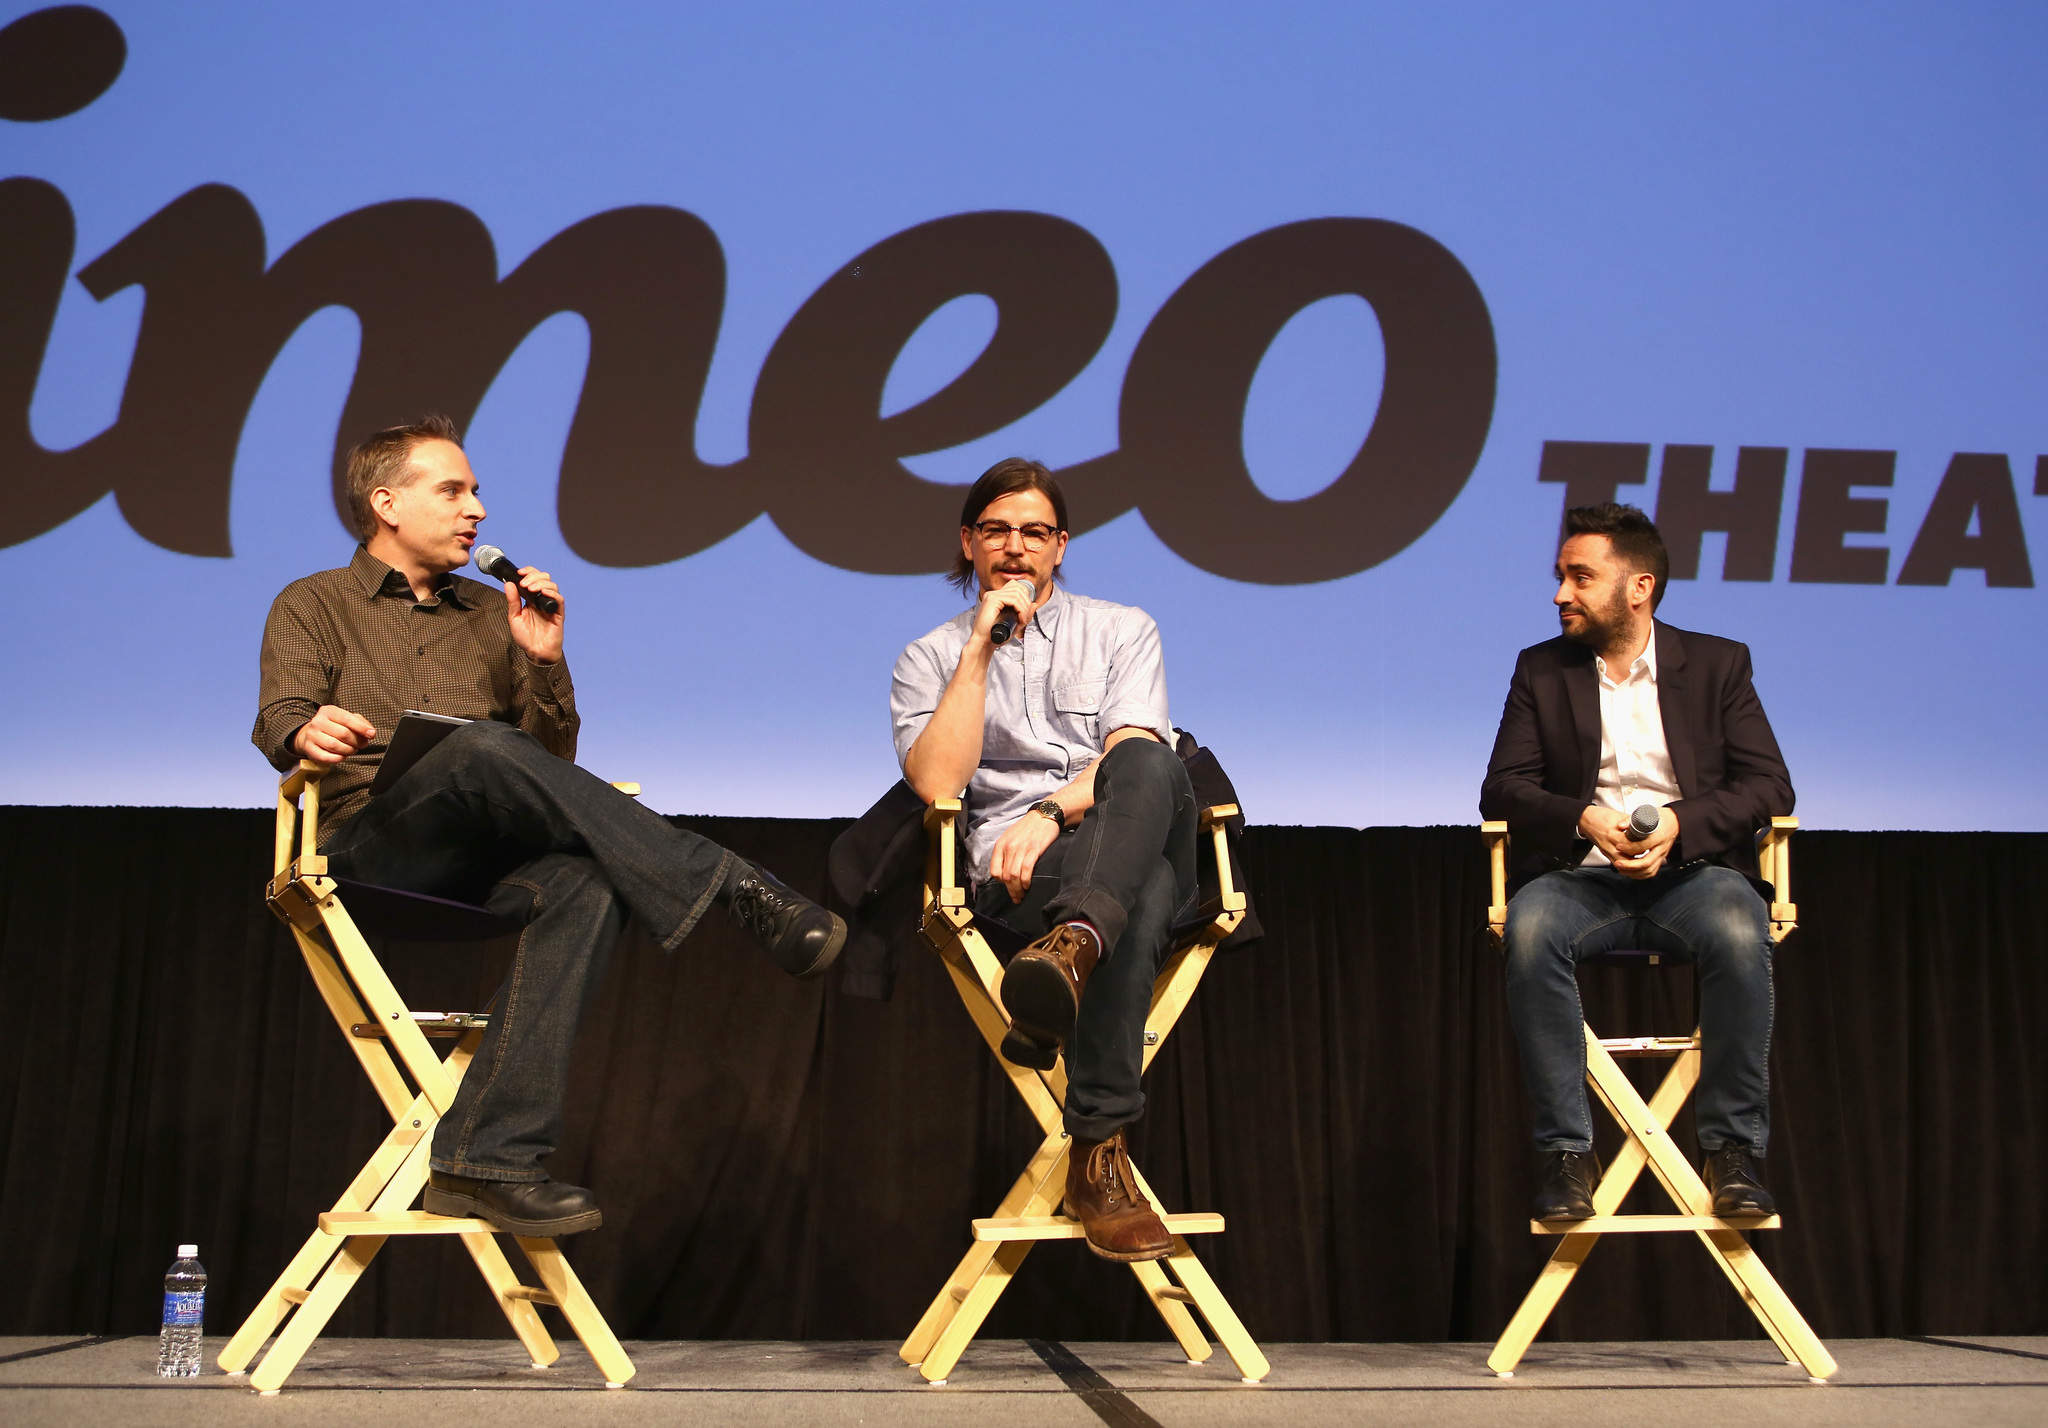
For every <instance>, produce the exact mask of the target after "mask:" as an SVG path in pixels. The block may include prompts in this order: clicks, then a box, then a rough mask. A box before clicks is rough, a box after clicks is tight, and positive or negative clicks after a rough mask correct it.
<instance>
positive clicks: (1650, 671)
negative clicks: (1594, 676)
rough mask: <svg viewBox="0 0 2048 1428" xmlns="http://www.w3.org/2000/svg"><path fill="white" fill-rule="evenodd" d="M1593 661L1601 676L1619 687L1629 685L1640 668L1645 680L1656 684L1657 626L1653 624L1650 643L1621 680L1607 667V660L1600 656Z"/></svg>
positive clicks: (1624, 671)
mask: <svg viewBox="0 0 2048 1428" xmlns="http://www.w3.org/2000/svg"><path fill="white" fill-rule="evenodd" d="M1593 659H1594V662H1595V663H1596V664H1597V665H1598V667H1599V670H1600V674H1601V676H1602V677H1603V678H1605V679H1608V680H1610V681H1612V682H1613V683H1615V684H1617V685H1620V684H1626V683H1628V681H1629V677H1630V676H1631V675H1633V674H1634V673H1635V671H1636V669H1637V668H1638V667H1639V666H1640V667H1641V669H1642V671H1643V678H1644V679H1645V680H1647V681H1649V682H1650V683H1651V684H1655V683H1656V682H1657V626H1656V625H1655V624H1654V623H1652V624H1651V626H1650V642H1649V643H1648V644H1646V645H1644V646H1643V652H1642V653H1641V654H1639V655H1637V656H1636V662H1635V664H1632V665H1630V666H1629V667H1628V668H1627V669H1625V670H1623V671H1622V672H1621V675H1620V677H1619V678H1616V677H1615V674H1614V671H1612V670H1610V669H1609V668H1608V667H1607V661H1606V660H1605V659H1602V658H1601V657H1600V656H1599V655H1595V656H1593Z"/></svg>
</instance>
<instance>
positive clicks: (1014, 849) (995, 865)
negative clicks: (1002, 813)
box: [988, 812, 1060, 902]
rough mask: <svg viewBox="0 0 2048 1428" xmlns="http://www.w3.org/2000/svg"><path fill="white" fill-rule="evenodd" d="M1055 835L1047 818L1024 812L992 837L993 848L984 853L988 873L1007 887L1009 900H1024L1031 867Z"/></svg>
mask: <svg viewBox="0 0 2048 1428" xmlns="http://www.w3.org/2000/svg"><path fill="white" fill-rule="evenodd" d="M1059 836H1060V830H1059V828H1058V826H1057V825H1055V824H1054V823H1053V821H1052V820H1051V819H1050V818H1047V817H1046V816H1045V815H1044V814H1042V813H1029V812H1027V813H1026V814H1025V815H1024V816H1023V817H1022V818H1019V819H1018V820H1017V821H1016V822H1015V823H1012V824H1011V825H1010V826H1009V827H1008V828H1005V829H1004V830H1003V836H1002V837H1000V838H998V839H996V846H995V849H994V850H993V851H992V852H991V853H990V854H989V857H988V875H989V876H990V877H992V878H995V879H997V880H999V881H1000V882H1001V883H1002V885H1003V886H1004V887H1006V888H1008V889H1009V890H1010V901H1011V902H1022V901H1024V893H1025V891H1026V890H1027V889H1028V888H1030V886H1031V870H1032V869H1033V868H1035V867H1037V866H1038V859H1039V856H1040V855H1041V854H1043V853H1044V852H1045V850H1046V849H1047V848H1050V847H1051V846H1052V845H1053V840H1054V839H1056V838H1058V837H1059Z"/></svg>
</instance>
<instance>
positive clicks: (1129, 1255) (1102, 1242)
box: [1067, 1130, 1173, 1264]
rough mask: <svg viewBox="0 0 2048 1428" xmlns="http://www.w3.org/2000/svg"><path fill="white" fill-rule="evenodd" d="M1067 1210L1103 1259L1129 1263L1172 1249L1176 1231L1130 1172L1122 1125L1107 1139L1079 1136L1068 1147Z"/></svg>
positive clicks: (1090, 1244) (1159, 1254)
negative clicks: (1084, 1138) (1147, 1198)
mask: <svg viewBox="0 0 2048 1428" xmlns="http://www.w3.org/2000/svg"><path fill="white" fill-rule="evenodd" d="M1067 1213H1068V1214H1069V1215H1072V1216H1073V1217H1074V1218H1075V1219H1077V1220H1079V1221H1080V1222H1081V1228H1082V1230H1084V1231H1085V1232H1086V1233H1087V1235H1088V1248H1090V1249H1092V1250H1094V1251H1095V1252H1096V1253H1097V1254H1099V1255H1101V1256H1102V1257H1103V1258H1104V1259H1113V1260H1117V1261H1119V1262H1120V1263H1123V1264H1130V1263H1132V1262H1133V1261H1136V1260H1141V1259H1165V1258H1166V1257H1167V1256H1168V1255H1170V1254H1172V1253H1173V1235H1172V1234H1171V1233H1170V1232H1169V1231H1168V1230H1167V1228H1166V1222H1165V1221H1164V1220H1161V1219H1160V1218H1159V1216H1158V1215H1157V1214H1155V1213H1154V1212H1153V1210H1152V1206H1151V1205H1150V1204H1149V1203H1148V1202H1147V1201H1146V1199H1145V1196H1144V1194H1143V1192H1141V1191H1140V1190H1139V1189H1138V1177H1137V1176H1135V1175H1133V1174H1131V1157H1130V1153H1129V1152H1128V1151H1126V1150H1125V1149H1124V1133H1123V1132H1122V1131H1121V1130H1119V1131H1118V1132H1117V1133H1116V1134H1115V1135H1113V1136H1111V1137H1110V1138H1109V1139H1108V1140H1082V1139H1081V1138H1080V1137H1079V1136H1075V1137H1074V1143H1073V1145H1072V1146H1071V1147H1070V1148H1069V1149H1068V1151H1067Z"/></svg>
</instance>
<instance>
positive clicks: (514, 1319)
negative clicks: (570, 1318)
mask: <svg viewBox="0 0 2048 1428" xmlns="http://www.w3.org/2000/svg"><path fill="white" fill-rule="evenodd" d="M462 1247H463V1248H464V1249H466V1250H468V1251H469V1257H470V1259H472V1260H474V1261H475V1262H476V1272H477V1273H478V1274H481V1275H482V1276H483V1277H484V1283H485V1285H487V1286H488V1287H489V1288H490V1291H491V1295H492V1297H493V1298H495V1299H496V1300H497V1301H498V1307H499V1308H500V1309H502V1310H504V1311H505V1318H506V1320H507V1321H508V1322H509V1323H510V1324H511V1325H512V1332H513V1333H514V1334H516V1335H517V1336H518V1338H519V1342H520V1343H521V1344H523V1345H525V1346H526V1355H527V1357H528V1358H530V1359H532V1360H533V1366H534V1367H535V1368H546V1367H547V1366H548V1365H549V1364H552V1363H553V1362H554V1361H555V1360H556V1359H559V1358H560V1357H561V1356H562V1351H561V1350H560V1349H558V1348H556V1347H555V1341H554V1338H553V1336H552V1335H550V1334H549V1333H548V1331H547V1326H546V1325H545V1324H543V1323H541V1321H540V1311H539V1310H538V1309H536V1308H534V1307H533V1303H532V1301H530V1300H527V1299H522V1298H519V1297H518V1296H517V1295H514V1294H512V1293H511V1292H510V1291H512V1290H515V1289H518V1288H519V1287H520V1284H519V1276H518V1275H516V1274H514V1273H513V1272H512V1265H511V1263H510V1262H509V1261H508V1260H507V1259H506V1258H505V1251H503V1250H501V1249H499V1248H498V1239H497V1236H495V1235H464V1236H462Z"/></svg>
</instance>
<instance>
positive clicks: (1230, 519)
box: [1118, 218, 1497, 585]
mask: <svg viewBox="0 0 2048 1428" xmlns="http://www.w3.org/2000/svg"><path fill="white" fill-rule="evenodd" d="M1343 294H1355V295H1357V296H1359V297H1362V298H1364V299H1365V300H1366V301H1367V302H1368V303H1370V304H1372V309H1373V312H1374V313H1375V314H1376V315H1377V316H1378V318H1379V324H1380V332H1381V334H1382V336H1383V338H1384V340H1385V343H1386V378H1385V382H1384V384H1383V386H1382V388H1381V392H1380V405H1379V413H1378V415H1377V416H1376V417H1375V418H1374V420H1373V425H1372V430H1371V432H1370V433H1368V434H1367V436H1366V439H1365V443H1364V445H1363V446H1361V447H1360V448H1359V451H1358V455H1357V456H1356V457H1355V458H1353V460H1352V462H1351V464H1350V465H1349V466H1348V467H1346V468H1345V470H1344V473H1343V474H1342V475H1341V476H1339V477H1338V478H1337V480H1336V481H1335V482H1333V483H1332V484H1331V485H1330V486H1329V487H1327V488H1326V489H1324V490H1322V491H1319V492H1317V493H1316V494H1315V495H1313V496H1308V497H1304V498H1303V499H1301V500H1298V501H1276V500H1274V499H1273V498H1272V497H1270V496H1268V495H1266V494H1265V493H1264V492H1263V491H1261V490H1259V488H1258V486H1257V485H1256V484H1255V483H1254V482H1253V481H1252V477H1251V472H1250V471H1249V470H1248V469H1246V466H1245V461H1244V441H1243V424H1244V409H1245V401H1246V399H1247V397H1248V396H1249V395H1250V392H1251V385H1252V378H1253V377H1254V375H1255V374H1256V373H1257V372H1258V367H1259V362H1260V360H1261V359H1262V358H1263V357H1264V356H1265V353H1266V349H1267V348H1268V347H1270V346H1271V345H1272V342H1273V339H1274V338H1275V337H1276V336H1278V335H1279V332H1280V329H1281V328H1282V327H1284V326H1286V324H1287V321H1288V319H1290V318H1291V317H1293V316H1294V314H1295V313H1297V312H1299V311H1301V309H1303V308H1304V307H1307V306H1308V305H1309V304H1310V303H1313V302H1319V301H1321V300H1322V299H1324V298H1327V297H1337V296H1340V295H1343ZM1496 365H1497V359H1496V353H1495V349H1494V343H1493V323H1492V321H1491V320H1490V319H1489V318H1488V316H1487V312H1486V301H1485V299H1484V298H1483V297H1481V295H1480V292H1479V288H1478V285H1477V284H1476V283H1474V282H1473V281H1472V275H1471V274H1470V273H1468V272H1466V271H1465V268H1464V265H1463V264H1461V263H1460V262H1459V261H1458V260H1457V259H1456V258H1455V257H1453V256H1452V255H1451V253H1450V250H1448V249H1447V248H1445V247H1444V246H1443V245H1442V244H1440V243H1438V242H1437V241H1436V240H1435V239H1433V238H1431V237H1429V236H1428V235H1427V234H1425V233H1421V232H1418V231H1417V230H1416V229H1413V228H1409V227H1407V226H1405V225H1403V224H1399V223H1392V222H1388V221H1386V220H1384V219H1376V218H1319V219H1311V220H1309V221H1307V222H1302V223H1290V224H1286V225H1284V226H1282V227H1279V228H1270V229H1267V230H1266V231H1265V232H1263V233H1258V234H1255V235H1254V236H1252V237H1250V238H1247V239H1246V240H1245V241H1244V242H1242V243H1239V244H1237V245H1236V246H1235V247H1232V248H1229V249H1227V250H1225V251H1224V252H1222V253H1220V254H1218V255H1217V256H1216V257H1215V258H1213V259H1211V260H1210V261H1209V262H1208V263H1206V264H1204V265H1203V266H1202V268H1201V269H1200V270H1199V271H1197V272H1196V273H1195V274H1194V276H1192V277H1190V278H1189V279H1188V281H1187V282H1186V283H1185V284H1183V285H1182V286H1181V288H1180V290H1179V291H1177V292H1176V293H1174V295H1173V296H1172V297H1171V298H1170V299H1168V301H1167V303H1166V305H1165V306H1164V307H1163V308H1161V309H1160V311H1159V314H1158V316H1156V317H1155V318H1153V320H1152V323H1151V325H1150V326H1149V327H1147V328H1146V330H1145V335H1144V337H1143V338H1142V339H1141V340H1140V341H1139V343H1138V347H1137V351H1136V352H1135V353H1133V355H1132V357H1131V365H1130V370H1129V372H1128V373H1127V375H1126V376H1125V379H1124V388H1123V400H1122V406H1121V409H1120V417H1119V424H1120V427H1121V432H1122V438H1121V450H1120V452H1119V453H1118V464H1119V465H1120V466H1121V467H1122V468H1123V474H1124V475H1125V476H1126V478H1127V479H1130V480H1131V482H1132V486H1133V489H1135V490H1136V491H1138V492H1141V493H1142V495H1141V498H1140V501H1139V508H1140V509H1141V510H1142V511H1143V512H1144V515H1145V520H1146V521H1147V523H1148V524H1150V526H1151V527H1152V529H1153V531H1154V532H1155V533H1157V534H1158V536H1159V538H1160V539H1161V540H1163V541H1165V542H1166V544H1167V545H1169V546H1171V547H1172V548H1173V550H1174V551H1175V552H1176V553H1177V554H1179V555H1180V556H1181V557H1182V558H1183V559H1185V560H1187V561H1190V562H1191V563H1193V564H1195V565H1198V566H1200V567H1201V568H1202V569H1204V570H1207V571H1210V572H1211V573H1213V574H1216V575H1221V576H1225V577H1227V578H1229V579H1232V580H1246V581H1254V582H1257V583H1259V584H1262V585H1304V584H1308V583H1310V582H1313V581H1319V580H1335V579H1338V578H1340V577H1342V576H1346V575H1353V574H1356V573H1357V572H1359V571H1361V570H1368V569H1370V568H1371V567H1373V566H1375V565H1378V564H1379V563H1380V562H1381V561H1384V560H1387V559H1389V558H1391V557H1392V556H1394V555H1397V554H1399V553H1400V552H1401V551H1402V550H1405V549H1406V548H1407V547H1408V546H1409V545H1410V544H1411V543H1412V542H1414V541H1415V540H1416V539H1417V538H1418V537H1420V536H1421V535H1422V533H1423V532H1424V531H1426V530H1428V529H1429V528H1430V526H1431V525H1433V524H1434V523H1435V522H1436V520H1437V518H1438V517H1439V516H1441V515H1442V514H1443V513H1444V511H1445V510H1446V509H1448V508H1449V506H1450V504H1451V502H1452V501H1454V500H1456V499H1457V496H1458V492H1459V491H1461V490H1462V489H1464V485H1465V481H1466V479H1467V478H1468V477H1470V476H1471V474H1472V468H1473V466H1474V465H1476V464H1477V463H1478V460H1479V453H1480V450H1481V449H1482V448H1483V447H1484V446H1485V444H1486V432H1487V428H1488V426H1489V425H1490V424H1491V422H1492V419H1493V396H1494V382H1495V375H1496Z"/></svg>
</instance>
